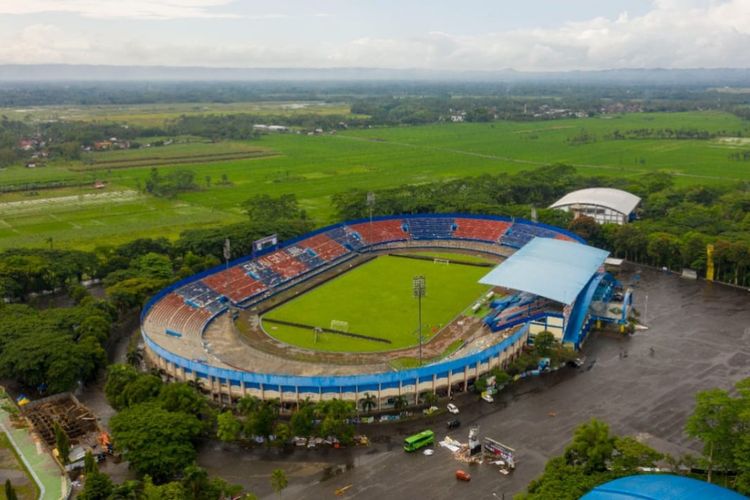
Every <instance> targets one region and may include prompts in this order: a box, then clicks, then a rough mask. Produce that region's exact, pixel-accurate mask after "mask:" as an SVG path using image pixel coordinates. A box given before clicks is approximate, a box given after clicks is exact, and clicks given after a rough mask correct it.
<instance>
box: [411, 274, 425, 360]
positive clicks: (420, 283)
mask: <svg viewBox="0 0 750 500" xmlns="http://www.w3.org/2000/svg"><path fill="white" fill-rule="evenodd" d="M412 293H413V295H414V297H416V299H417V303H418V304H419V306H418V309H419V366H422V297H424V296H425V295H426V293H427V283H426V282H425V279H424V276H422V275H419V276H414V279H413V280H412Z"/></svg>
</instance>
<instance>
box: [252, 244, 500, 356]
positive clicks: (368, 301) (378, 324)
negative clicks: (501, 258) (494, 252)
mask: <svg viewBox="0 0 750 500" xmlns="http://www.w3.org/2000/svg"><path fill="white" fill-rule="evenodd" d="M487 272H488V269H487V268H483V267H475V266H463V265H458V264H449V265H443V264H435V263H434V262H432V261H425V260H416V259H404V258H398V257H388V256H385V257H378V258H377V259H375V260H373V261H370V262H368V263H367V264H364V265H362V266H360V267H358V268H356V269H354V270H352V271H349V272H348V273H346V274H343V275H341V276H339V277H337V278H335V279H333V280H331V281H329V282H328V283H326V284H324V285H322V286H320V287H318V288H316V289H314V290H312V291H310V292H308V293H306V294H304V295H302V296H300V297H298V298H295V299H294V300H292V301H290V302H287V303H286V304H284V305H282V306H280V307H278V308H276V309H274V310H273V311H271V312H269V313H268V314H266V315H265V317H264V318H270V319H276V320H283V321H289V322H295V323H303V324H306V325H311V326H320V327H324V328H329V327H331V320H339V321H346V322H348V323H349V332H351V333H357V334H362V335H367V336H372V337H378V338H382V339H387V340H389V341H391V343H390V344H386V343H382V342H375V341H371V340H365V339H358V338H351V337H347V336H343V335H337V334H332V333H323V334H321V335H319V338H318V341H317V342H315V339H314V336H313V332H312V330H311V329H304V328H297V327H292V326H287V325H279V324H274V323H271V322H269V321H264V322H263V327H264V329H265V330H266V332H267V333H269V334H270V335H272V336H273V337H276V338H277V339H279V340H281V341H282V342H286V343H288V344H292V345H298V346H301V347H305V348H308V349H317V350H321V351H337V352H342V351H345V352H372V351H389V350H393V349H400V348H403V347H408V346H413V345H415V344H418V343H419V336H418V334H417V325H418V324H419V323H418V320H417V301H416V299H414V298H413V297H412V277H413V276H415V275H418V274H421V275H424V276H425V280H426V283H427V295H426V297H425V298H424V299H423V302H422V324H423V325H424V329H423V335H424V338H425V340H428V339H429V338H430V337H431V335H432V332H433V331H437V329H439V328H441V327H443V326H445V325H446V324H448V323H449V322H450V321H451V320H452V319H453V318H455V317H456V316H457V315H458V314H459V313H460V312H461V311H462V310H463V309H465V308H466V306H468V305H469V304H470V303H471V302H472V301H473V300H476V299H477V298H478V297H480V296H481V295H482V294H483V293H484V292H486V291H487V288H488V287H487V286H485V285H480V284H479V283H477V281H478V280H479V278H481V277H482V276H484V275H485V274H487ZM383 311H388V314H383Z"/></svg>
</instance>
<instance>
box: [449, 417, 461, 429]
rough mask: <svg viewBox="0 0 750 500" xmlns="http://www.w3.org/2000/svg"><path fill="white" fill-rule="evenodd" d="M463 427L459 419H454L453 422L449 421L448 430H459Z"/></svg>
mask: <svg viewBox="0 0 750 500" xmlns="http://www.w3.org/2000/svg"><path fill="white" fill-rule="evenodd" d="M459 427H461V421H460V420H459V419H457V418H454V419H453V420H448V428H449V429H458V428H459Z"/></svg>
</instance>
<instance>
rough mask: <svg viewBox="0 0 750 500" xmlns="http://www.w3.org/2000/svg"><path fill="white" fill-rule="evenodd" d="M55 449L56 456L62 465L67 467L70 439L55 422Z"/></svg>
mask: <svg viewBox="0 0 750 500" xmlns="http://www.w3.org/2000/svg"><path fill="white" fill-rule="evenodd" d="M54 430H55V447H56V448H57V453H58V456H59V457H60V461H61V462H62V463H63V465H68V461H69V458H68V457H69V455H70V438H69V437H68V434H67V433H66V432H65V430H64V429H63V428H62V427H60V424H58V423H57V422H55V424H54Z"/></svg>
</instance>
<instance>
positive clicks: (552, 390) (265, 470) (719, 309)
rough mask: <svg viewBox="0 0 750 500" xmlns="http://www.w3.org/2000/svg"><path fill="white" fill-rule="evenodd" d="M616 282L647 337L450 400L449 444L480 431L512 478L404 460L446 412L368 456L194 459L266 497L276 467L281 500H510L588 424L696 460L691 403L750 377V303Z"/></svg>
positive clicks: (646, 278)
mask: <svg viewBox="0 0 750 500" xmlns="http://www.w3.org/2000/svg"><path fill="white" fill-rule="evenodd" d="M623 281H624V282H625V283H626V284H627V283H633V284H634V287H635V291H636V308H637V309H638V310H639V311H640V312H641V319H642V321H643V322H644V323H645V324H646V325H647V326H648V327H649V328H648V330H646V331H639V332H637V333H636V334H634V335H632V336H629V337H622V336H620V335H618V334H613V333H595V334H594V335H593V336H592V337H591V338H590V339H589V340H588V342H587V344H586V346H585V347H584V353H585V354H586V356H587V360H586V364H585V365H584V367H583V368H581V369H564V370H560V371H558V372H556V373H552V374H547V375H544V376H541V377H536V378H533V379H528V380H525V381H522V382H520V383H517V384H515V385H513V386H512V387H511V388H510V389H506V390H505V391H504V392H503V393H502V394H500V395H499V396H498V397H497V398H496V402H495V403H494V404H488V403H486V402H484V401H480V400H479V398H478V397H477V396H476V395H469V394H467V395H461V396H459V397H457V398H456V399H455V401H454V402H455V403H456V404H457V406H458V407H459V408H460V414H459V415H458V417H459V418H460V420H461V423H462V425H461V427H460V428H459V429H456V430H451V431H450V432H449V434H450V435H451V436H452V437H454V438H457V439H459V440H460V441H462V442H465V441H466V440H467V433H468V429H469V427H470V426H471V425H474V424H476V425H479V426H480V435H481V436H488V437H491V438H494V439H496V440H498V441H501V442H503V443H505V444H507V445H509V446H512V447H514V448H515V449H516V450H517V458H516V460H517V469H516V471H515V472H514V473H513V474H511V475H510V476H503V475H501V474H500V473H499V472H498V470H497V467H495V466H491V465H487V464H485V465H476V466H467V465H465V464H460V463H459V462H457V461H456V460H454V458H453V456H452V454H451V453H450V452H449V451H448V450H446V449H444V448H441V447H439V446H436V447H435V453H434V454H433V455H432V456H425V455H423V454H422V453H420V452H417V453H414V454H407V453H405V452H404V451H403V450H402V448H401V441H402V439H403V438H404V437H405V436H407V435H410V434H412V433H414V432H416V431H419V430H421V429H423V428H431V429H433V430H434V431H435V432H436V435H437V438H438V440H440V439H442V438H443V437H444V436H445V435H446V433H447V432H448V430H447V429H446V426H445V424H446V422H447V421H448V420H449V416H448V414H447V413H445V414H443V415H440V416H437V417H431V418H430V420H422V421H419V422H411V423H399V424H386V425H381V426H372V427H370V428H368V429H364V430H365V432H366V433H367V434H369V435H370V436H371V437H372V439H373V444H372V445H371V446H370V447H368V448H365V449H350V450H303V451H295V452H293V453H290V454H277V453H274V452H267V451H253V452H248V451H242V450H240V449H238V448H236V447H223V446H221V445H217V444H210V445H206V446H205V447H204V448H203V449H202V450H201V454H200V459H199V461H200V463H201V465H203V466H204V467H207V468H209V470H210V472H212V473H217V474H220V475H222V476H224V477H226V478H227V479H228V480H230V481H232V482H237V483H241V484H244V485H245V486H246V487H248V488H249V489H250V490H251V491H254V492H255V493H256V494H258V495H259V496H265V495H271V494H272V492H271V490H270V483H269V481H268V475H269V474H270V471H271V470H272V469H273V468H277V467H281V468H284V469H285V470H286V471H287V474H288V475H289V479H290V482H289V487H288V488H287V489H286V490H285V491H284V495H283V496H284V497H285V498H332V497H334V492H335V491H336V490H337V489H339V488H342V487H346V486H349V485H351V486H350V487H349V488H348V489H347V490H346V491H345V493H344V494H343V496H344V497H351V498H362V499H369V498H387V497H392V498H417V497H419V496H420V495H427V496H428V497H429V498H436V499H439V498H446V499H447V498H461V497H464V496H466V495H472V496H473V497H475V498H496V497H500V498H502V496H503V494H505V496H506V498H510V496H511V495H512V494H514V493H518V492H520V491H523V490H524V488H525V487H526V485H527V484H528V482H529V481H530V480H531V479H533V478H534V477H536V476H538V475H539V474H540V473H541V471H542V469H543V467H544V464H545V462H546V461H547V459H549V458H550V457H551V456H554V455H556V454H559V453H560V452H561V451H562V450H563V448H564V447H565V445H566V443H567V442H568V441H569V440H570V437H571V435H572V432H573V429H574V428H575V427H576V426H578V425H579V424H581V423H583V422H586V421H588V420H589V419H591V418H594V417H595V418H599V419H602V420H604V421H606V422H607V423H608V424H609V425H610V426H611V427H612V429H613V431H614V432H616V433H618V434H628V435H634V436H637V437H639V438H642V439H643V440H645V442H647V443H648V444H650V445H651V446H653V447H655V448H656V449H658V450H660V451H664V452H670V453H673V454H679V453H681V452H688V451H689V452H692V453H697V452H699V447H697V444H696V443H695V442H692V441H690V440H688V439H687V437H686V436H685V435H684V433H683V427H684V423H685V419H686V418H687V415H688V414H689V413H690V412H691V411H692V407H693V401H694V395H695V393H696V392H697V391H699V390H702V389H706V388H710V387H723V388H728V387H730V386H731V385H732V384H733V383H734V382H736V381H737V380H740V379H741V378H744V377H747V376H750V372H749V371H748V369H747V367H748V361H750V347H749V346H748V343H749V341H750V293H748V292H747V291H745V290H739V289H733V288H730V287H727V286H723V285H716V284H709V283H705V282H703V281H697V282H696V281H688V280H684V279H682V278H679V277H677V276H674V275H671V274H664V273H660V272H657V271H653V270H644V271H642V272H641V273H640V279H638V280H634V279H633V278H632V277H625V278H624V279H623ZM261 458H262V459H263V460H261ZM458 468H465V469H466V470H468V471H469V472H471V474H472V480H471V481H470V482H462V481H457V480H456V479H455V471H456V469H458Z"/></svg>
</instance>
